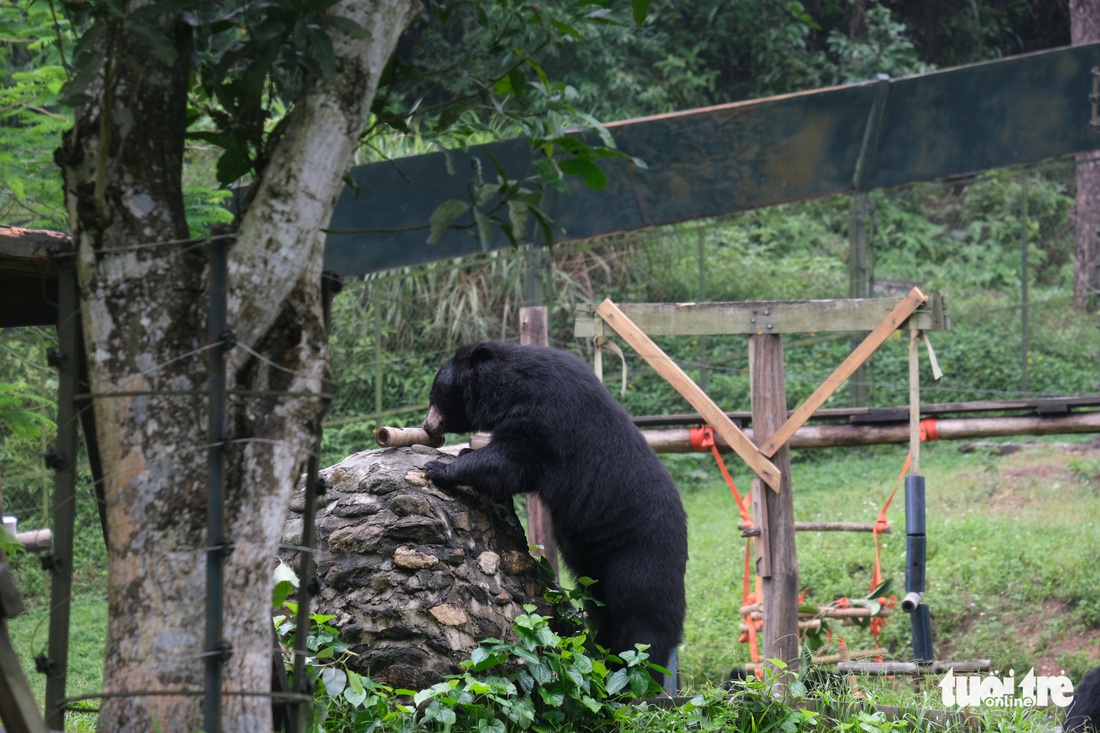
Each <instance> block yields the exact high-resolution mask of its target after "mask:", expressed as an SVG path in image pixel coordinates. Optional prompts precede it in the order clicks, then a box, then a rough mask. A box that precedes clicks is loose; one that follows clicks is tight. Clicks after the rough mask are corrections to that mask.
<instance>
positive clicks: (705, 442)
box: [688, 426, 764, 677]
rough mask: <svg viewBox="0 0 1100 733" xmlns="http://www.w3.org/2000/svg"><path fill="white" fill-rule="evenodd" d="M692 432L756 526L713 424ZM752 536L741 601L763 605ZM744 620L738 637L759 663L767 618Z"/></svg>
mask: <svg viewBox="0 0 1100 733" xmlns="http://www.w3.org/2000/svg"><path fill="white" fill-rule="evenodd" d="M688 435H689V436H690V438H691V447H692V450H697V451H704V450H707V449H708V448H709V449H710V452H711V454H712V455H713V456H714V461H715V463H717V464H718V468H719V470H720V471H721V472H722V478H724V479H725V480H726V485H727V486H729V487H730V493H731V494H733V500H734V501H736V502H737V511H738V513H740V515H741V523H742V524H744V525H745V528H746V529H747V528H750V527H752V515H751V514H749V509H748V507H747V506H745V501H744V499H742V498H741V493H740V492H739V491H738V490H737V486H736V485H735V484H734V483H733V477H732V476H730V472H729V470H728V469H727V468H726V462H725V461H723V460H722V454H721V453H719V452H718V445H717V444H716V443H715V441H714V430H712V429H711V428H710V427H707V426H703V427H698V428H691V429H690V430H689V431H688ZM752 575H753V573H752V538H751V537H750V538H748V539H747V540H746V542H745V573H744V576H743V579H744V580H743V584H742V588H741V605H742V606H745V607H747V606H750V605H753V604H754V603H760V604H761V606H763V600H764V599H763V592H762V589H761V588H760V578H759V576H758V577H757V578H756V592H755V593H754V592H752V591H750V590H749V588H750V586H751V583H750V580H749V579H750V578H751V577H752ZM741 620H742V622H743V623H744V624H745V628H746V629H748V630H747V631H745V632H743V633H742V634H741V636H740V637H739V638H738V641H739V642H741V643H742V644H743V643H745V642H746V641H747V642H748V643H749V657H750V658H751V659H752V661H753V662H755V663H757V664H759V663H760V660H761V657H760V631H761V629H763V628H764V619H762V618H760V619H753V617H752V614H751V613H746V614H742V615H741ZM762 674H763V673H762V672H761V671H760V670H757V672H756V676H757V677H760V676H761V675H762Z"/></svg>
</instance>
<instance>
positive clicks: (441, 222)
mask: <svg viewBox="0 0 1100 733" xmlns="http://www.w3.org/2000/svg"><path fill="white" fill-rule="evenodd" d="M469 208H470V205H469V204H468V203H466V202H465V201H463V200H461V199H447V200H446V201H444V202H443V203H441V204H440V205H439V206H437V207H435V211H433V212H432V215H431V216H430V217H428V226H429V227H431V232H430V233H429V234H428V244H435V243H436V242H438V241H439V240H440V239H441V238H442V237H443V232H445V231H446V230H447V228H448V227H450V226H451V225H452V224H454V222H455V219H457V218H458V217H460V216H462V215H463V214H465V213H466V212H467V211H468V210H469Z"/></svg>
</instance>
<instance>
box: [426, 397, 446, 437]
mask: <svg viewBox="0 0 1100 733" xmlns="http://www.w3.org/2000/svg"><path fill="white" fill-rule="evenodd" d="M423 428H424V432H425V433H427V434H428V435H430V436H432V437H433V438H436V437H439V436H440V435H443V433H445V432H446V430H444V428H443V415H442V414H441V413H440V412H439V410H438V409H437V408H436V406H435V405H430V406H429V407H428V416H427V417H426V418H424V425H423Z"/></svg>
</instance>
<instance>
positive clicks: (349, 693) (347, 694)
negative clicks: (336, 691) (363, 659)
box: [344, 669, 367, 708]
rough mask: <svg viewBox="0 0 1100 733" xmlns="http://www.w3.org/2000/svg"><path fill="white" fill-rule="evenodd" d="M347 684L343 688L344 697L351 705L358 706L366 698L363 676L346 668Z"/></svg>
mask: <svg viewBox="0 0 1100 733" xmlns="http://www.w3.org/2000/svg"><path fill="white" fill-rule="evenodd" d="M347 676H348V686H347V689H345V690H344V699H345V700H347V701H348V702H349V703H350V704H351V706H352V707H356V708H357V707H359V706H360V705H362V704H363V701H364V700H366V699H367V691H366V690H365V689H363V678H362V677H361V676H360V675H359V674H358V673H357V672H353V671H352V670H350V669H349V670H347Z"/></svg>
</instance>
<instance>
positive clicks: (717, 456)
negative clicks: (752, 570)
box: [688, 425, 752, 528]
mask: <svg viewBox="0 0 1100 733" xmlns="http://www.w3.org/2000/svg"><path fill="white" fill-rule="evenodd" d="M688 434H689V435H690V436H691V447H692V449H693V450H697V451H704V450H706V449H708V448H709V449H710V452H711V453H712V454H713V455H714V460H715V462H716V463H717V464H718V468H719V470H721V471H722V478H724V479H725V480H726V485H727V486H729V487H730V493H731V494H733V499H734V501H736V502H737V511H738V512H740V513H741V523H742V524H744V525H745V527H746V528H749V527H752V516H751V515H750V514H749V510H748V507H746V506H745V502H744V500H743V499H742V498H741V494H740V493H738V491H737V487H736V486H735V485H734V483H733V477H732V476H730V472H729V470H727V469H726V462H725V461H723V460H722V454H721V453H719V452H718V445H717V444H716V443H715V442H714V430H712V429H711V428H710V427H708V426H706V425H704V426H703V427H699V428H691V429H690V430H689V431H688Z"/></svg>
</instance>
